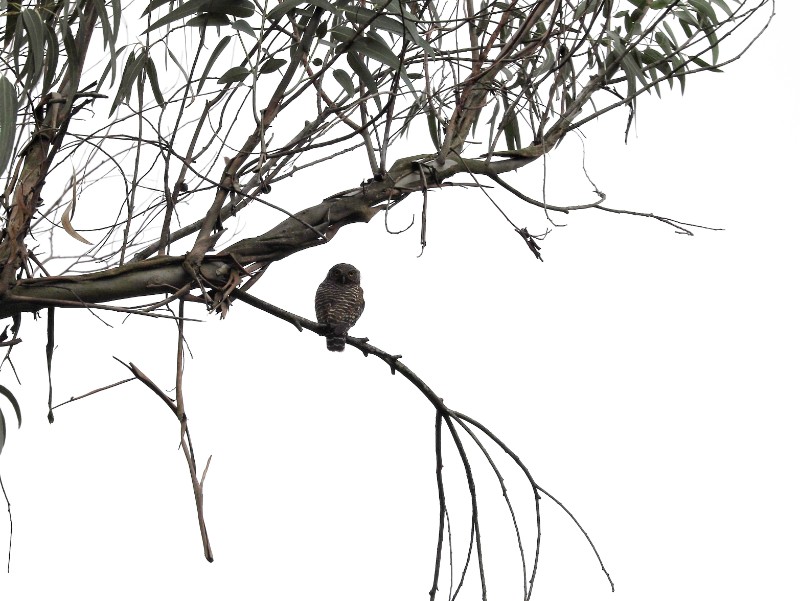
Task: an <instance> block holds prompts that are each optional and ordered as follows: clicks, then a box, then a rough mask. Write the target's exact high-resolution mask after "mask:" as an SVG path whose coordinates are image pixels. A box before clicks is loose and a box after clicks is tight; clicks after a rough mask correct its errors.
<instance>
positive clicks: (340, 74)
mask: <svg viewBox="0 0 800 601" xmlns="http://www.w3.org/2000/svg"><path fill="white" fill-rule="evenodd" d="M333 78H334V79H335V80H336V81H338V82H339V85H340V86H342V88H344V91H345V92H347V95H348V96H352V95H353V94H355V93H356V87H355V85H353V80H352V79H350V75H348V73H347V71H344V70H343V69H334V70H333Z"/></svg>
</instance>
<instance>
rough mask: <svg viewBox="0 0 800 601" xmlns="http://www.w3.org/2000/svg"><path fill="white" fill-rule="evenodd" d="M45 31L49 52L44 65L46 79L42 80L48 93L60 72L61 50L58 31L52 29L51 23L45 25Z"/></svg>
mask: <svg viewBox="0 0 800 601" xmlns="http://www.w3.org/2000/svg"><path fill="white" fill-rule="evenodd" d="M45 33H46V35H47V52H46V53H45V59H46V64H45V67H44V81H43V82H42V91H43V92H44V93H47V92H49V91H50V88H51V87H52V86H53V81H54V80H55V77H56V73H57V72H58V55H59V52H60V50H61V48H60V47H59V43H58V37H57V36H56V32H55V31H53V30H52V28H51V27H50V25H45Z"/></svg>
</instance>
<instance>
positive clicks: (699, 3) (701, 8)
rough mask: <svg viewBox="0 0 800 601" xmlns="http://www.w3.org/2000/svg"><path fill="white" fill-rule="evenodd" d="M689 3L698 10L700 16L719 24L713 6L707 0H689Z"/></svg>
mask: <svg viewBox="0 0 800 601" xmlns="http://www.w3.org/2000/svg"><path fill="white" fill-rule="evenodd" d="M688 2H689V4H691V5H692V6H693V7H694V8H695V10H697V12H698V14H701V15H704V16H706V17H708V19H709V20H710V21H711V22H712V23H714V24H719V21H718V20H717V14H716V13H715V12H714V8H713V7H712V6H711V4H709V3H708V2H706V1H705V0H688Z"/></svg>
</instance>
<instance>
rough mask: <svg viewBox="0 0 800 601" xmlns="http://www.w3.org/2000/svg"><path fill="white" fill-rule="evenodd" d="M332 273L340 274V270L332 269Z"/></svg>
mask: <svg viewBox="0 0 800 601" xmlns="http://www.w3.org/2000/svg"><path fill="white" fill-rule="evenodd" d="M333 275H342V272H341V271H339V270H338V269H334V270H333Z"/></svg>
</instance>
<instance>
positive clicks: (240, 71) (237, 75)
mask: <svg viewBox="0 0 800 601" xmlns="http://www.w3.org/2000/svg"><path fill="white" fill-rule="evenodd" d="M248 75H250V69H248V68H247V67H232V68H230V69H228V70H227V71H225V73H223V74H222V77H220V78H219V79H218V80H217V83H219V84H220V85H226V84H229V83H239V82H240V81H244V79H245V78H246V77H247V76H248Z"/></svg>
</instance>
